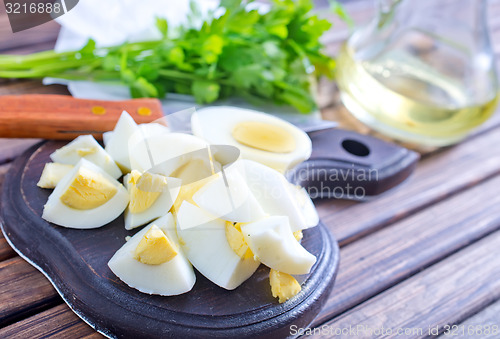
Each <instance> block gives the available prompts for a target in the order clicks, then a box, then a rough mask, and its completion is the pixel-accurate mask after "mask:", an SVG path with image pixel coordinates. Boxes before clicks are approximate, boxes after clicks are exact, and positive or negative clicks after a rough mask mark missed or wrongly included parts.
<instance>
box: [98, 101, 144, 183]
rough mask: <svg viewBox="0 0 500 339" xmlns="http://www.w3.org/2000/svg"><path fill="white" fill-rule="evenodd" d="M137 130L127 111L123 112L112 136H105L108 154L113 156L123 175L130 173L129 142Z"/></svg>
mask: <svg viewBox="0 0 500 339" xmlns="http://www.w3.org/2000/svg"><path fill="white" fill-rule="evenodd" d="M137 130H138V127H137V124H136V123H135V121H134V119H132V117H131V116H130V114H128V113H127V112H126V111H123V112H122V114H121V116H120V119H118V122H117V123H116V126H115V128H114V130H113V132H112V134H111V135H110V136H109V137H108V136H106V137H104V135H103V141H104V144H105V145H106V147H105V150H106V152H108V153H109V155H111V157H112V158H113V159H114V160H115V162H116V163H117V164H118V166H119V167H120V169H121V170H122V172H123V173H127V172H130V159H129V155H128V140H129V138H130V137H131V136H132V135H133V134H134V133H135V132H137Z"/></svg>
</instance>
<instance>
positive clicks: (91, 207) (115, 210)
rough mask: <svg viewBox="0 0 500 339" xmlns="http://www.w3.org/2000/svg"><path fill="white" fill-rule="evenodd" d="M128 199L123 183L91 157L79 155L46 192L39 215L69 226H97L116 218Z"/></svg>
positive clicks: (55, 222)
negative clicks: (72, 166) (83, 157)
mask: <svg viewBox="0 0 500 339" xmlns="http://www.w3.org/2000/svg"><path fill="white" fill-rule="evenodd" d="M128 201H129V197H128V193H127V190H126V189H125V188H124V187H123V185H122V184H120V183H119V182H118V181H116V180H115V179H114V178H113V177H112V176H110V175H109V174H108V173H106V172H105V171H104V170H103V169H101V168H100V167H98V166H96V165H94V164H93V163H91V162H90V161H87V160H85V159H80V161H79V162H78V163H77V164H76V165H75V167H74V168H73V169H72V170H71V171H70V172H69V173H68V174H66V175H65V176H64V177H63V178H62V179H61V181H59V183H58V184H57V186H56V187H55V189H54V191H53V192H52V194H51V195H50V196H49V199H48V201H47V203H46V204H45V206H44V208H43V213H42V218H43V219H45V220H47V221H50V222H52V223H54V224H57V225H60V226H65V227H69V228H82V229H83V228H96V227H100V226H102V225H105V224H107V223H109V222H111V221H113V220H114V219H116V218H117V217H118V216H119V215H120V214H121V213H122V212H123V211H124V210H125V208H126V207H127V204H128Z"/></svg>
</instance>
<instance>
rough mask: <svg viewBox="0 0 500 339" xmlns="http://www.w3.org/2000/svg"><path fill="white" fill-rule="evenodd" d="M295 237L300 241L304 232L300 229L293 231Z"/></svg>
mask: <svg viewBox="0 0 500 339" xmlns="http://www.w3.org/2000/svg"><path fill="white" fill-rule="evenodd" d="M293 237H294V238H295V240H297V241H299V242H300V241H301V240H302V238H303V237H304V234H303V233H302V230H298V231H295V232H293Z"/></svg>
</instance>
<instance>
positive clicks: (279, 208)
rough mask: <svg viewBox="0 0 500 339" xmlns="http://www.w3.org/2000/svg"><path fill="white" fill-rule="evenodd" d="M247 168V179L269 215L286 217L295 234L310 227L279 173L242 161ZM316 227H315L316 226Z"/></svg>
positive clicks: (251, 189)
mask: <svg viewBox="0 0 500 339" xmlns="http://www.w3.org/2000/svg"><path fill="white" fill-rule="evenodd" d="M241 162H242V163H243V165H244V168H245V172H244V173H245V177H246V181H247V184H248V187H249V188H250V191H251V192H252V193H253V195H254V196H255V198H256V199H257V201H258V202H259V204H260V206H262V209H263V210H264V212H265V213H266V214H267V215H270V216H281V215H286V216H288V218H289V220H290V227H291V228H292V231H293V232H296V231H299V230H302V229H304V228H307V227H309V225H310V224H311V223H312V222H313V221H311V222H309V223H307V222H306V220H305V218H304V215H303V213H302V209H301V207H300V206H299V205H298V203H297V200H296V199H295V196H293V195H292V193H291V191H290V187H289V186H290V184H289V182H288V181H287V180H286V179H285V177H284V176H283V175H282V174H281V173H279V172H278V171H276V170H274V169H272V168H270V167H267V166H265V165H262V164H260V163H258V162H255V161H252V160H245V159H243V160H241ZM314 226H315V225H314Z"/></svg>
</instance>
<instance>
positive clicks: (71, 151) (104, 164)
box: [50, 135, 122, 179]
mask: <svg viewBox="0 0 500 339" xmlns="http://www.w3.org/2000/svg"><path fill="white" fill-rule="evenodd" d="M50 158H51V159H52V161H54V162H59V163H61V164H69V165H76V163H77V162H78V161H79V160H80V159H85V160H88V161H90V162H92V163H94V164H96V165H97V166H99V167H101V168H102V169H103V170H105V171H106V172H107V173H108V174H109V175H111V176H112V177H113V178H115V179H118V178H119V177H121V176H122V171H121V170H120V168H119V167H118V165H116V163H115V161H114V160H113V158H112V157H111V156H110V155H109V154H108V152H106V151H105V150H104V149H103V148H102V147H101V145H99V143H98V142H97V141H96V140H95V139H94V137H93V136H92V135H80V136H79V137H77V138H76V139H75V140H73V141H71V142H70V143H69V144H67V145H66V146H63V147H61V148H59V149H58V150H56V151H55V152H54V153H52V154H51V155H50Z"/></svg>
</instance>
